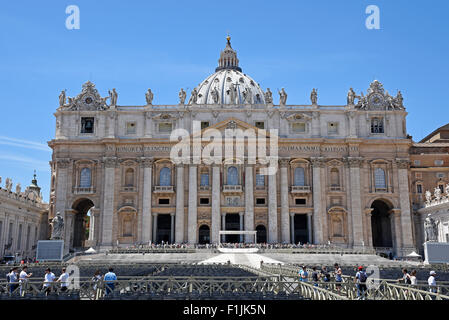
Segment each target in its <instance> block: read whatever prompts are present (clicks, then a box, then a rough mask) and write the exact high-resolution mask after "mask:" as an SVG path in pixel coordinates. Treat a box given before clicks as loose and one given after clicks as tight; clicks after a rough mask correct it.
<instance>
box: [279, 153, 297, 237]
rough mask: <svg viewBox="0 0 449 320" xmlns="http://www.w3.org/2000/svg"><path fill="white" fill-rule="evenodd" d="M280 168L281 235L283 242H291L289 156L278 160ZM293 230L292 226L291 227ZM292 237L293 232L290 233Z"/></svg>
mask: <svg viewBox="0 0 449 320" xmlns="http://www.w3.org/2000/svg"><path fill="white" fill-rule="evenodd" d="M279 163H280V167H281V168H280V170H281V235H282V242H283V243H291V241H290V228H289V215H290V214H289V212H290V209H289V205H288V187H289V185H288V165H289V163H290V158H284V159H281V160H280V161H279ZM292 230H294V226H293V229H292ZM291 236H292V237H293V239H294V232H292V233H291Z"/></svg>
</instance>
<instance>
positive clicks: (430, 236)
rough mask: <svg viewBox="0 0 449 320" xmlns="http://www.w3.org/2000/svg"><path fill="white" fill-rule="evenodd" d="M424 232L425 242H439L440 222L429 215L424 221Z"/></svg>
mask: <svg viewBox="0 0 449 320" xmlns="http://www.w3.org/2000/svg"><path fill="white" fill-rule="evenodd" d="M424 231H425V233H426V238H425V242H437V241H438V222H436V221H435V220H434V219H433V218H432V217H431V216H430V214H429V215H427V218H426V220H425V221H424Z"/></svg>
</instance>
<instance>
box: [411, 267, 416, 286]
mask: <svg viewBox="0 0 449 320" xmlns="http://www.w3.org/2000/svg"><path fill="white" fill-rule="evenodd" d="M410 284H411V285H412V286H416V285H417V284H418V278H416V270H412V272H411V273H410Z"/></svg>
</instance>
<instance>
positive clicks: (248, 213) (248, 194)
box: [245, 163, 254, 243]
mask: <svg viewBox="0 0 449 320" xmlns="http://www.w3.org/2000/svg"><path fill="white" fill-rule="evenodd" d="M253 172H254V170H253V166H252V165H251V164H248V163H247V164H246V168H245V230H246V231H254V178H253V177H254V176H253ZM252 241H254V239H253V237H252V236H251V235H246V237H245V242H246V243H249V242H252Z"/></svg>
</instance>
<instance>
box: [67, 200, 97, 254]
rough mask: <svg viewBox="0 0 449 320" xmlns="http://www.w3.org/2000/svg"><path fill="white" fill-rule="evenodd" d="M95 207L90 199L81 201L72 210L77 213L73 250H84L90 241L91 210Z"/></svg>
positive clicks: (73, 234) (74, 224) (73, 233)
mask: <svg viewBox="0 0 449 320" xmlns="http://www.w3.org/2000/svg"><path fill="white" fill-rule="evenodd" d="M93 206H94V203H93V202H92V201H91V200H90V199H80V200H78V201H76V202H75V203H74V204H73V207H72V209H74V210H75V211H76V214H75V216H74V217H73V219H74V221H73V230H72V237H71V238H72V248H76V249H83V248H84V247H85V241H86V240H87V239H89V222H90V221H89V220H90V216H88V214H87V213H88V212H89V210H90V209H91V208H92V207H93Z"/></svg>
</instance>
